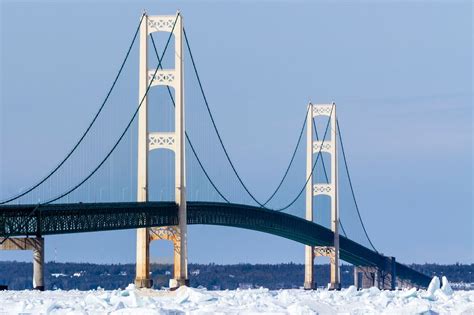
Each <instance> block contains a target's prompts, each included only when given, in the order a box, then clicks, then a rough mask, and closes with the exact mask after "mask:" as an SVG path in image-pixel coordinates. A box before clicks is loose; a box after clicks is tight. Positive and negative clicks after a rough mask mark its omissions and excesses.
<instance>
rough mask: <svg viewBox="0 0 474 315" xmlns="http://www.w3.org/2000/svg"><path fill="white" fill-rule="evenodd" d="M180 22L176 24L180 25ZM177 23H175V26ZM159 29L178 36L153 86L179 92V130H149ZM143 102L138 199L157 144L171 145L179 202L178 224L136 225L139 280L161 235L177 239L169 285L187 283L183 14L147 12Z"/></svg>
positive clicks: (146, 281) (144, 279)
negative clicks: (151, 62) (154, 38)
mask: <svg viewBox="0 0 474 315" xmlns="http://www.w3.org/2000/svg"><path fill="white" fill-rule="evenodd" d="M175 21H176V25H174V24H175ZM173 26H174V28H173ZM154 32H168V33H171V32H172V33H173V35H174V59H175V64H174V69H163V70H161V69H160V70H158V71H157V72H156V75H155V77H154V79H153V83H152V86H156V85H165V86H166V85H167V86H169V87H172V88H173V89H174V91H175V105H176V106H175V113H174V114H175V130H174V131H169V132H149V130H148V101H147V96H146V92H147V88H148V85H149V83H150V81H151V80H152V78H153V74H154V72H155V70H154V69H149V68H148V37H149V35H150V34H151V33H154ZM139 54H140V57H139V58H140V60H139V93H138V94H139V102H140V101H142V99H143V103H142V106H141V108H140V111H139V114H138V181H137V186H138V187H137V189H138V190H137V201H139V202H147V201H148V198H149V196H148V171H149V169H148V155H149V151H151V150H154V149H168V150H172V151H173V152H174V154H175V155H174V157H175V200H176V203H177V204H178V207H179V212H178V213H179V224H178V226H169V227H163V228H142V229H138V230H137V262H136V263H137V265H136V278H135V285H136V286H137V287H140V288H142V287H146V288H149V287H151V286H152V285H153V283H152V280H151V279H150V242H151V241H153V240H158V239H165V240H171V241H173V244H174V277H173V279H172V280H171V281H170V286H171V287H172V288H173V287H174V288H176V287H178V286H180V285H188V283H189V280H188V270H187V263H188V261H187V223H186V220H187V213H186V174H185V165H186V164H185V138H184V135H185V131H184V130H185V129H184V86H183V85H184V82H183V81H184V78H183V74H184V72H183V62H184V56H183V19H182V16H181V14H179V12H178V13H177V15H157V16H148V15H145V17H144V19H143V20H142V23H141V25H140V53H139Z"/></svg>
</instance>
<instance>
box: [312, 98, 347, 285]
mask: <svg viewBox="0 0 474 315" xmlns="http://www.w3.org/2000/svg"><path fill="white" fill-rule="evenodd" d="M308 106H309V108H308V116H307V121H306V129H307V136H306V176H307V181H308V183H309V185H306V219H307V220H310V221H313V197H314V196H317V195H326V196H328V197H330V198H331V230H332V231H333V233H334V238H333V244H332V246H329V247H326V246H324V247H314V249H313V248H311V249H309V248H308V247H307V249H306V256H305V267H306V268H305V288H306V287H308V288H309V285H310V284H311V283H314V280H313V272H312V270H313V258H314V256H328V257H329V259H330V273H331V280H330V284H329V289H330V290H339V289H341V281H340V277H341V276H340V267H339V195H338V170H337V125H336V123H337V122H336V104H335V103H331V104H318V105H313V104H311V103H310V104H309V105H308ZM316 116H328V117H329V118H328V119H329V120H330V122H329V124H330V126H329V127H330V129H329V131H330V138H329V139H327V138H326V136H327V135H326V132H325V133H324V138H323V139H316V141H313V130H314V126H313V118H314V117H316ZM322 153H328V154H329V155H330V156H331V168H330V172H329V173H327V175H328V176H327V178H326V179H327V181H326V182H325V183H313V173H315V171H316V167H315V166H314V165H313V156H314V154H317V155H318V156H319V155H321V156H319V159H321V160H322V159H323V156H322ZM325 172H326V170H325ZM325 174H326V173H325ZM311 255H312V257H313V258H312V257H311Z"/></svg>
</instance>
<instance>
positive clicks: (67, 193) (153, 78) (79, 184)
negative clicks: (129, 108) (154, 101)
mask: <svg viewBox="0 0 474 315" xmlns="http://www.w3.org/2000/svg"><path fill="white" fill-rule="evenodd" d="M179 15H180V13H179V12H178V14H177V15H176V19H175V21H174V23H173V28H172V29H171V32H170V35H169V36H168V40H167V42H166V46H165V49H164V51H163V54H165V53H166V50H167V49H168V46H169V43H170V41H171V37H172V35H173V31H174V28H175V26H176V21H177V20H178V18H179ZM160 66H161V60H160V61H159V62H158V66H156V69H155V72H154V73H153V76H152V77H151V80H150V83H149V84H148V87H147V89H146V91H145V94H144V95H143V97H142V99H141V100H140V103H139V104H138V107H137V109H136V110H135V112H134V113H133V116H132V118H131V119H130V121H129V122H128V124H127V126H126V127H125V130H124V131H123V132H122V134H121V135H120V137H119V138H118V140H117V141H116V142H115V144H114V146H113V147H112V149H111V150H110V151H109V153H107V155H106V156H105V158H104V159H103V160H102V162H100V163H99V165H98V166H97V167H96V168H95V169H94V170H93V171H92V172H91V173H90V174H89V175H88V176H87V177H86V178H84V179H83V180H82V181H81V182H80V183H78V184H77V185H76V186H74V187H73V188H71V189H69V190H68V191H67V192H65V193H63V194H61V195H59V196H57V197H55V198H53V199H51V200H49V201H47V202H45V203H44V204H50V203H52V202H54V201H56V200H59V199H61V198H63V197H65V196H67V195H69V194H70V193H72V192H73V191H75V190H76V189H77V188H79V187H80V186H81V185H82V184H84V183H85V182H86V181H87V180H88V179H89V178H91V177H92V175H94V174H95V173H96V172H97V170H99V168H100V167H101V166H102V165H103V164H104V163H105V161H107V159H108V158H109V157H110V155H111V154H112V153H113V152H114V151H115V149H116V148H117V146H118V145H119V143H120V142H121V141H122V139H123V137H124V136H125V134H126V133H127V131H128V129H129V128H130V126H131V125H132V122H133V121H134V120H135V117H136V116H137V114H138V111H139V110H140V108H141V107H142V104H143V101H144V100H145V98H146V97H147V95H148V92H149V91H150V88H151V86H152V84H153V81H154V80H155V76H156V73H157V72H158V69H159V68H160Z"/></svg>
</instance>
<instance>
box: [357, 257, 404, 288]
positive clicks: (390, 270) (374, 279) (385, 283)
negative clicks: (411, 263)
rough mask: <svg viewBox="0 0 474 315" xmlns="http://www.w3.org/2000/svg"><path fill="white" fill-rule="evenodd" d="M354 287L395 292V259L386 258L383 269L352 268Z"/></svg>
mask: <svg viewBox="0 0 474 315" xmlns="http://www.w3.org/2000/svg"><path fill="white" fill-rule="evenodd" d="M354 286H356V287H357V288H358V289H367V288H370V287H377V288H379V289H381V290H395V289H396V288H397V273H396V263H395V257H386V263H385V267H384V269H380V268H377V267H372V266H370V267H367V266H354Z"/></svg>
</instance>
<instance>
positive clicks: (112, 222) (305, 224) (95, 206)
mask: <svg viewBox="0 0 474 315" xmlns="http://www.w3.org/2000/svg"><path fill="white" fill-rule="evenodd" d="M187 223H188V224H205V225H220V226H229V227H236V228H244V229H249V230H254V231H260V232H264V233H269V234H273V235H277V236H280V237H284V238H286V239H290V240H293V241H296V242H299V243H302V244H305V245H311V246H332V242H333V239H334V236H333V232H332V231H331V230H330V229H327V228H325V227H323V226H321V225H319V224H316V223H313V222H310V221H307V220H304V219H302V218H299V217H296V216H293V215H290V214H286V213H282V212H276V211H272V210H267V209H264V208H259V207H254V206H248V205H241V204H232V203H219V202H188V203H187ZM177 224H178V207H177V205H176V204H175V203H173V202H116V203H76V204H47V205H42V206H40V207H38V206H36V205H4V206H0V238H3V237H14V236H26V237H28V236H32V237H36V236H45V235H54V234H67V233H81V232H96V231H112V230H123V229H136V228H144V227H159V226H170V225H177ZM340 257H341V259H342V260H344V261H346V262H348V263H351V264H353V265H354V266H363V267H374V268H377V270H380V271H382V272H385V273H386V274H391V275H392V276H393V275H395V274H396V277H397V278H399V279H401V280H404V281H407V282H409V283H411V284H413V285H416V286H419V287H427V286H428V284H429V282H430V277H428V276H427V275H425V274H422V273H420V272H418V271H416V270H414V269H412V268H410V267H408V266H406V265H403V264H400V263H398V262H396V261H395V258H394V257H387V256H384V255H382V254H380V253H377V252H375V251H373V250H371V249H369V248H367V247H365V246H363V245H360V244H358V243H356V242H354V241H352V240H350V239H349V238H346V237H343V236H340Z"/></svg>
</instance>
